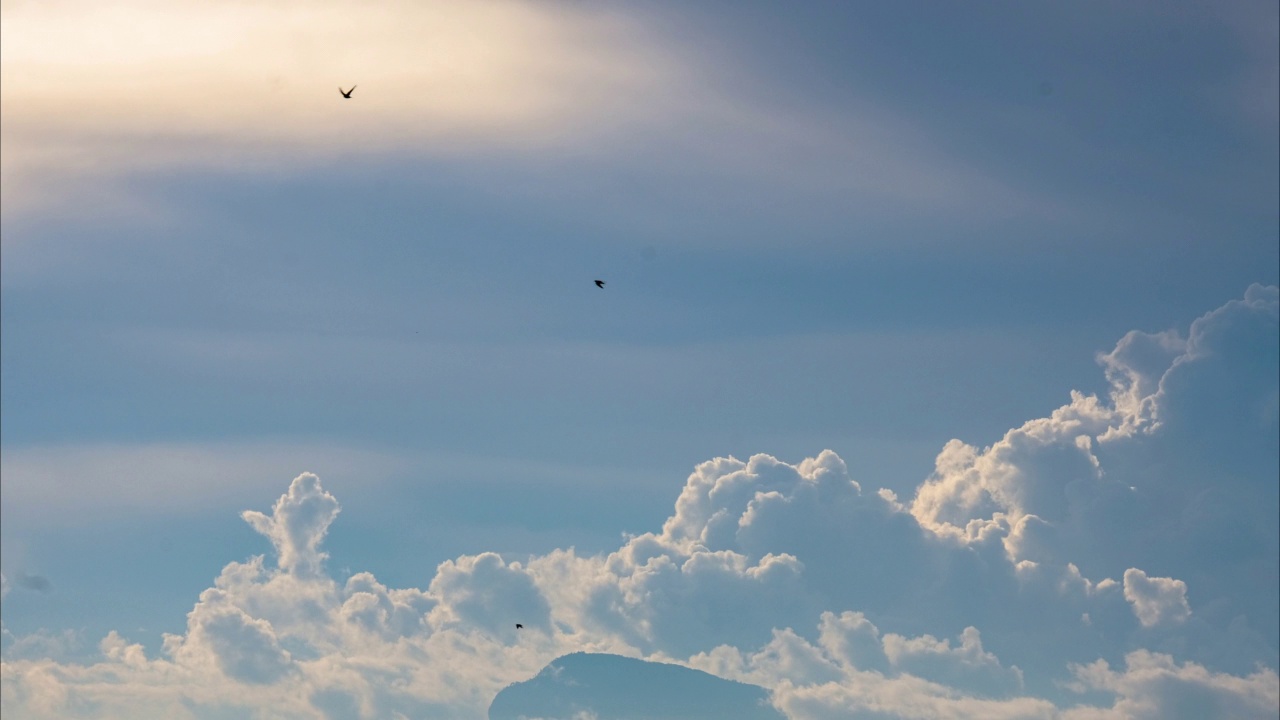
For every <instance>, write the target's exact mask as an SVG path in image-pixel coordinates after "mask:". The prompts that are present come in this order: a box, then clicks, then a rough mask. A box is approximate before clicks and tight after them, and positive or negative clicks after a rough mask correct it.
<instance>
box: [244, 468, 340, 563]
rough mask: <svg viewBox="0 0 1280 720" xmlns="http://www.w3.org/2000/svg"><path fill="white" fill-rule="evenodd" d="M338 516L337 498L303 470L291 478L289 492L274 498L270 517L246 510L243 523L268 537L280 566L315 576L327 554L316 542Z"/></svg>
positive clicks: (322, 536)
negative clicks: (274, 502) (277, 498)
mask: <svg viewBox="0 0 1280 720" xmlns="http://www.w3.org/2000/svg"><path fill="white" fill-rule="evenodd" d="M337 516H338V501H337V500H336V499H334V497H333V495H330V494H329V493H328V492H327V491H325V490H324V489H323V488H321V487H320V478H318V477H316V476H315V475H314V474H312V473H303V474H301V475H299V476H298V477H296V478H294V479H293V482H292V483H291V484H290V485H289V491H288V492H287V493H285V494H284V495H282V496H280V499H279V500H278V501H276V506H275V509H274V510H273V512H272V515H271V517H267V516H266V515H264V514H262V513H260V512H257V511H256V510H246V511H244V512H243V513H241V517H243V518H244V519H245V522H247V523H249V525H251V526H252V527H253V529H254V530H257V531H258V532H260V533H262V534H263V535H265V536H267V538H268V539H270V540H271V544H272V545H273V546H275V549H276V555H277V556H278V557H279V562H280V569H281V570H283V571H284V572H287V573H289V574H291V575H296V576H299V577H316V576H319V575H320V567H321V564H322V563H323V562H324V559H325V558H326V557H327V555H325V554H324V553H322V552H320V541H321V540H323V539H324V536H325V533H327V532H328V531H329V525H330V523H332V522H333V519H334V518H336V517H337Z"/></svg>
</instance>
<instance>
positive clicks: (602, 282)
mask: <svg viewBox="0 0 1280 720" xmlns="http://www.w3.org/2000/svg"><path fill="white" fill-rule="evenodd" d="M596 287H598V288H602V287H604V281H603V280H597V281H596Z"/></svg>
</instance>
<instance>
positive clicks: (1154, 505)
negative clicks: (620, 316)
mask: <svg viewBox="0 0 1280 720" xmlns="http://www.w3.org/2000/svg"><path fill="white" fill-rule="evenodd" d="M1278 297H1280V294H1278V291H1277V288H1274V287H1260V286H1254V287H1251V288H1249V289H1248V291H1247V292H1246V293H1245V296H1244V297H1243V298H1242V299H1240V300H1235V301H1232V302H1230V303H1228V304H1226V305H1224V306H1223V307H1221V308H1219V309H1217V310H1215V311H1213V312H1211V313H1208V314H1206V315H1205V316H1203V317H1201V318H1200V319H1198V320H1196V321H1195V322H1194V323H1192V325H1191V327H1190V331H1189V333H1188V335H1187V336H1186V337H1185V339H1184V338H1182V336H1181V335H1180V334H1178V333H1175V332H1172V331H1171V332H1168V333H1161V334H1156V335H1148V334H1143V333H1130V334H1129V335H1126V336H1125V337H1124V338H1123V339H1122V340H1121V341H1120V343H1119V344H1118V345H1117V347H1116V348H1115V350H1114V351H1112V352H1110V353H1107V354H1105V355H1102V356H1101V363H1102V365H1103V368H1104V371H1105V373H1106V376H1107V377H1108V378H1109V379H1110V381H1111V383H1112V391H1111V393H1110V394H1109V396H1108V397H1105V398H1098V397H1092V396H1087V395H1083V394H1080V393H1074V394H1072V396H1071V399H1070V402H1069V403H1068V404H1066V405H1064V406H1063V407H1061V408H1058V409H1057V410H1055V411H1053V412H1052V413H1050V414H1049V415H1048V416H1047V417H1044V418H1038V419H1034V420H1030V421H1028V422H1027V423H1024V424H1023V425H1022V426H1020V427H1018V428H1015V429H1012V430H1010V431H1009V432H1008V433H1007V434H1006V435H1005V436H1004V437H1003V438H1001V439H1000V440H997V441H996V442H994V443H993V444H992V445H990V446H988V447H986V448H976V447H973V446H969V445H966V444H964V443H961V442H959V441H952V442H951V443H949V444H948V445H947V446H946V447H945V448H943V450H942V452H941V453H940V454H939V455H938V459H937V465H936V470H935V472H934V473H933V474H932V475H931V476H930V477H929V478H927V479H925V481H924V482H923V483H922V484H921V485H920V487H919V489H918V492H917V494H916V496H915V497H914V498H912V499H910V500H899V499H898V498H897V497H896V496H895V495H894V494H893V493H891V492H888V491H876V492H872V491H870V490H869V488H867V487H866V486H865V485H864V484H863V483H859V482H857V481H855V480H854V479H853V478H852V477H850V475H849V472H848V469H847V467H846V465H845V463H844V462H843V461H842V460H841V458H839V457H838V456H837V455H836V454H835V453H833V452H830V451H824V452H822V453H820V454H819V455H818V456H817V457H814V458H810V459H806V460H803V461H802V462H800V463H797V464H794V465H793V464H789V463H785V462H782V461H780V460H778V459H775V458H773V457H770V456H768V455H756V456H754V457H751V458H749V459H748V460H745V461H743V460H737V459H734V458H717V459H714V460H711V461H708V462H706V463H703V464H701V465H699V466H698V467H697V468H696V469H695V470H694V472H693V473H692V474H691V475H690V476H689V478H688V480H687V481H686V483H685V486H684V488H683V490H682V491H681V493H680V495H679V497H678V499H677V500H676V503H675V507H674V509H673V512H672V514H671V516H670V517H669V518H668V519H667V520H666V522H665V523H664V524H663V526H662V527H661V528H660V529H656V530H655V531H653V532H649V533H644V534H641V535H637V536H633V537H628V538H627V539H626V540H625V542H623V543H622V544H621V545H620V546H619V547H618V548H617V549H616V550H615V551H613V552H610V553H607V554H603V555H597V556H589V557H587V556H580V555H578V554H577V553H576V552H575V551H574V550H573V549H562V550H557V551H554V552H551V553H549V554H546V555H542V556H535V557H529V558H522V559H519V560H516V559H514V558H504V557H502V556H500V555H497V554H494V553H486V552H481V553H478V554H475V555H465V556H462V557H458V558H456V559H454V560H450V561H447V562H445V563H442V564H441V565H440V566H439V567H438V568H437V570H436V573H435V576H434V577H433V578H432V579H431V581H430V582H429V583H428V584H427V586H426V587H425V588H400V589H397V588H389V587H387V586H385V585H384V584H382V583H381V582H379V581H378V580H377V579H376V578H375V577H374V576H373V575H372V574H370V573H357V574H354V575H352V576H351V577H350V578H349V579H347V580H346V581H345V582H339V581H338V580H336V579H335V578H334V577H333V576H332V574H331V573H330V571H329V570H327V569H326V567H325V562H324V561H325V557H326V556H325V553H324V551H323V544H322V543H323V540H324V538H325V536H326V534H327V532H328V529H329V527H330V525H331V524H332V523H333V522H334V521H335V519H336V518H337V516H338V513H339V509H340V508H339V503H338V500H337V499H336V498H335V497H334V496H333V495H332V494H331V493H329V492H328V491H327V490H325V489H324V487H323V486H322V485H321V483H320V480H319V478H318V477H316V476H315V475H313V474H310V473H306V474H303V475H300V476H298V477H297V478H296V479H295V480H294V481H293V483H292V484H291V485H290V486H289V488H288V490H287V492H286V493H285V494H284V495H283V496H281V497H280V499H279V500H278V501H277V502H276V503H275V505H274V507H273V508H272V509H271V511H270V512H269V513H267V512H260V511H247V512H245V513H244V515H243V517H244V519H245V520H246V521H247V522H248V523H249V524H250V525H251V526H252V527H253V528H254V529H255V530H256V531H257V532H259V533H260V534H262V535H263V536H264V538H265V539H267V540H268V541H269V542H270V543H271V545H272V547H273V548H274V556H273V559H268V558H267V557H264V556H257V557H253V558H250V559H248V560H247V561H244V562H232V563H230V564H228V565H227V566H226V567H225V568H224V569H223V571H222V573H221V574H220V575H219V577H218V578H217V579H216V580H215V581H214V583H213V586H212V587H210V588H208V589H207V590H205V591H204V592H203V593H202V594H201V595H200V598H199V601H198V602H197V603H196V605H195V606H194V608H193V609H192V610H191V612H190V614H189V615H188V619H187V628H186V631H185V632H184V633H181V634H177V635H169V636H166V638H165V642H164V647H163V652H162V653H161V654H160V656H157V657H150V656H148V655H147V654H146V652H145V651H144V649H143V648H142V647H141V646H140V645H137V644H132V643H130V642H129V641H128V640H127V639H125V638H124V637H122V636H121V635H120V634H118V633H115V632H113V633H111V634H110V635H109V636H108V637H107V638H106V639H104V640H103V641H102V642H101V645H100V650H101V653H102V658H101V660H99V661H98V662H95V663H93V664H88V665H79V664H71V663H66V662H59V661H57V660H54V659H50V658H49V656H47V655H46V656H44V657H43V658H42V657H40V656H39V654H38V653H37V654H35V655H34V656H33V654H32V651H31V647H30V646H28V648H27V649H26V651H24V652H23V653H21V656H20V657H19V656H18V655H17V654H15V653H13V652H12V651H9V652H7V653H6V658H5V661H4V667H3V677H4V686H3V704H4V710H5V712H6V713H10V712H17V713H20V714H23V715H25V716H30V717H110V716H117V715H122V714H127V715H129V716H130V717H212V716H214V715H215V714H216V713H217V712H220V711H229V712H236V713H244V712H262V711H261V710H260V709H262V708H268V707H269V708H271V712H272V713H273V715H272V716H273V717H298V718H310V717H341V716H347V717H366V718H375V717H376V718H381V717H399V716H404V717H414V716H421V715H433V714H434V715H447V716H453V717H483V715H484V712H485V708H486V707H487V705H488V703H489V701H490V700H491V699H492V697H493V696H494V694H495V693H496V692H497V691H498V690H499V689H500V688H501V687H503V686H504V685H506V684H508V683H511V682H514V681H517V680H524V679H527V678H529V677H531V676H532V675H533V674H535V673H536V672H537V671H539V670H540V669H541V668H542V667H543V666H544V665H545V664H546V663H547V662H548V661H550V660H551V659H553V658H554V657H556V656H558V655H561V654H564V653H567V652H572V651H579V650H586V651H596V652H614V653H620V654H625V655H630V656H635V657H645V658H652V659H661V660H668V661H676V662H681V663H685V664H688V665H690V666H692V667H696V668H699V669H703V670H706V671H709V672H712V673H714V674H717V675H720V676H722V677H726V678H730V679H735V680H742V681H746V682H752V683H757V684H760V685H762V686H764V687H767V688H769V689H770V690H771V691H772V698H773V701H774V703H775V705H776V706H777V707H778V708H779V709H781V710H782V711H784V712H785V713H787V714H788V716H790V717H792V718H834V717H849V716H850V713H853V716H855V717H869V718H938V717H949V718H1064V719H1065V718H1069V719H1071V720H1084V719H1087V718H1156V717H1245V718H1248V717H1274V715H1275V713H1276V712H1277V710H1280V697H1278V695H1277V684H1278V683H1280V678H1278V677H1277V674H1276V666H1277V634H1276V630H1275V627H1276V619H1275V618H1276V616H1277V610H1278V609H1280V604H1278V603H1277V597H1276V592H1277V591H1276V588H1275V572H1276V567H1277V564H1278V563H1277V560H1278V558H1277V554H1278V552H1280V549H1278V547H1277V543H1276V541H1275V537H1276V521H1275V518H1276V516H1277V511H1278V508H1277V500H1276V484H1275V477H1276V475H1275V473H1274V472H1273V470H1274V463H1275V455H1274V453H1275V450H1276V435H1277V408H1276V404H1275V402H1274V400H1273V398H1274V397H1275V392H1276V384H1277V379H1276V372H1275V370H1276V367H1277V359H1276V347H1277V337H1278V335H1277V330H1278V327H1280V324H1278V322H1277V317H1278V316H1280V313H1278V312H1277V310H1278V304H1280V303H1278ZM1224 379H1230V382H1229V383H1226V382H1224ZM1269 463H1270V464H1269ZM864 482H865V481H864ZM1227 529H1229V530H1230V532H1226V530H1227ZM1188 543H1195V546H1194V551H1193V552H1188V551H1187V549H1188ZM8 584H9V581H8V580H6V582H5V586H6V587H8ZM517 622H519V623H521V624H523V625H525V629H524V630H520V631H517V630H516V629H515V623H517ZM255 709H259V710H255Z"/></svg>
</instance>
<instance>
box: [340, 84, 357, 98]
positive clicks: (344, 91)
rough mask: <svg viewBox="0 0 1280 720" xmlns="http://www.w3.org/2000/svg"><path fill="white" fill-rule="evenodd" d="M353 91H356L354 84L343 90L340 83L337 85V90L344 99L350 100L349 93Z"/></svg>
mask: <svg viewBox="0 0 1280 720" xmlns="http://www.w3.org/2000/svg"><path fill="white" fill-rule="evenodd" d="M355 91H356V86H355V85H352V86H351V89H350V90H343V89H342V86H341V85H339V86H338V92H340V93H342V97H344V98H346V99H348V100H350V99H351V93H353V92H355Z"/></svg>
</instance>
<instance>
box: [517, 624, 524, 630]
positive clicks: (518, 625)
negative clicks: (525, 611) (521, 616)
mask: <svg viewBox="0 0 1280 720" xmlns="http://www.w3.org/2000/svg"><path fill="white" fill-rule="evenodd" d="M516 629H517V630H523V629H524V626H523V625H521V624H520V623H516Z"/></svg>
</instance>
